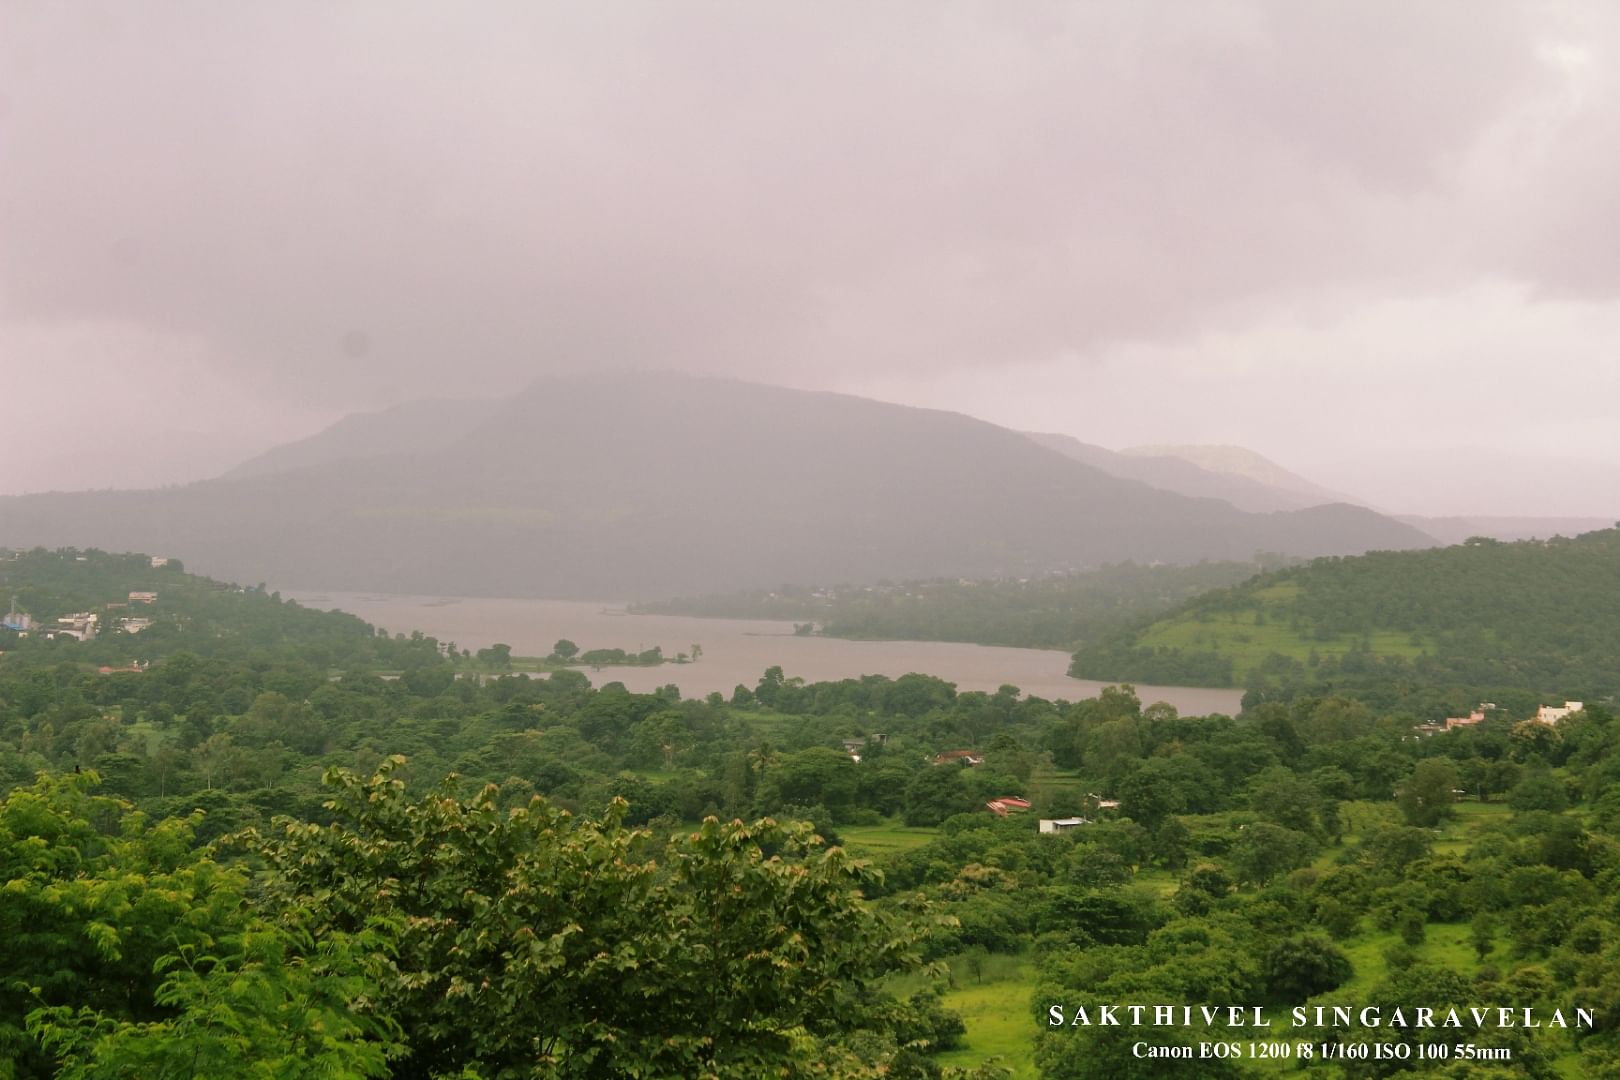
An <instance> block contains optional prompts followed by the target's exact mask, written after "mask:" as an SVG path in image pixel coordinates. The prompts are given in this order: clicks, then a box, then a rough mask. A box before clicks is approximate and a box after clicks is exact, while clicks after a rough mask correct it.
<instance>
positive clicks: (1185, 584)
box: [633, 556, 1288, 649]
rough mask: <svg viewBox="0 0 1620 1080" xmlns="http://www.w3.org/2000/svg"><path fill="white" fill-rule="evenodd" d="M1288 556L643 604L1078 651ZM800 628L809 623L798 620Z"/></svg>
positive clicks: (891, 636) (915, 637) (863, 635)
mask: <svg viewBox="0 0 1620 1080" xmlns="http://www.w3.org/2000/svg"><path fill="white" fill-rule="evenodd" d="M1287 561H1288V560H1286V559H1284V558H1283V557H1282V556H1265V557H1261V558H1258V559H1256V560H1255V561H1253V562H1202V563H1198V564H1196V565H1193V566H1163V565H1160V566H1139V565H1137V564H1135V563H1118V564H1113V565H1109V566H1102V567H1097V568H1095V569H1091V570H1083V571H1076V572H1074V573H1069V574H1049V575H1045V576H1042V577H1035V578H1022V579H987V580H981V581H966V580H958V579H956V578H947V579H938V580H931V581H904V582H899V583H879V584H876V585H832V586H795V585H783V586H781V587H780V588H779V589H777V590H775V591H765V590H754V591H748V592H738V593H729V594H724V595H718V596H701V597H690V598H685V599H679V600H666V601H660V602H656V603H647V604H640V605H637V606H636V607H635V608H634V609H633V610H636V611H643V612H647V613H650V614H665V615H698V616H706V617H711V618H713V617H724V618H738V619H790V620H794V621H798V620H804V621H805V622H808V623H810V624H811V625H812V626H813V627H814V630H815V632H816V633H820V634H825V635H827V636H828V637H841V638H857V639H868V640H905V641H967V642H973V643H976V644H979V645H1012V646H1017V647H1020V648H1034V649H1073V648H1075V647H1076V646H1078V645H1080V644H1082V643H1083V642H1087V641H1093V640H1096V639H1097V638H1099V637H1100V636H1102V635H1103V634H1105V633H1107V632H1108V631H1111V630H1117V629H1120V628H1122V627H1125V626H1129V625H1133V624H1134V623H1136V622H1139V621H1140V620H1141V619H1143V618H1145V617H1150V616H1153V615H1158V614H1161V613H1163V612H1166V611H1170V610H1171V609H1172V608H1175V607H1178V606H1179V605H1181V604H1183V603H1185V602H1187V601H1188V600H1190V599H1192V598H1194V597H1196V596H1199V595H1200V594H1202V593H1205V592H1208V591H1209V590H1211V589H1217V588H1221V587H1223V586H1229V585H1235V584H1237V583H1238V582H1241V581H1246V580H1248V579H1249V578H1252V577H1254V576H1255V575H1256V574H1259V573H1261V572H1262V571H1264V570H1266V569H1268V568H1271V567H1276V566H1280V565H1284V564H1286V562H1287ZM801 625H802V624H801Z"/></svg>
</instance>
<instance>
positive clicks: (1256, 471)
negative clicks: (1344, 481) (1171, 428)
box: [1120, 446, 1363, 506]
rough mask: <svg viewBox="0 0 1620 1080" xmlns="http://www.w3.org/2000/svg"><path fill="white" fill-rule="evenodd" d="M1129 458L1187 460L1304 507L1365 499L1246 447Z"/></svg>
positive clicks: (1141, 453)
mask: <svg viewBox="0 0 1620 1080" xmlns="http://www.w3.org/2000/svg"><path fill="white" fill-rule="evenodd" d="M1120 453H1121V454H1124V455H1125V456H1127V457H1139V458H1146V459H1150V460H1152V459H1163V458H1170V459H1173V460H1178V461H1185V462H1187V463H1189V464H1191V465H1196V466H1197V467H1198V468H1200V469H1203V470H1205V471H1206V472H1212V473H1215V474H1216V475H1219V476H1224V477H1228V478H1230V479H1235V480H1247V481H1250V482H1251V483H1255V484H1259V485H1262V486H1264V487H1266V488H1269V489H1271V490H1273V491H1278V492H1287V493H1289V494H1292V495H1293V496H1295V497H1296V498H1301V499H1304V500H1306V503H1305V505H1307V506H1316V505H1320V504H1322V503H1335V502H1346V503H1354V504H1357V505H1360V504H1362V503H1363V500H1361V499H1356V498H1352V497H1351V496H1349V495H1345V494H1343V493H1342V492H1338V491H1333V490H1332V489H1330V488H1325V487H1323V486H1322V485H1320V484H1317V483H1314V482H1312V481H1310V480H1307V479H1305V477H1303V476H1300V475H1299V474H1298V473H1293V472H1289V471H1288V470H1287V469H1285V468H1283V467H1282V466H1281V465H1278V464H1277V463H1276V462H1274V461H1272V460H1271V459H1270V458H1267V457H1264V456H1263V455H1261V454H1257V453H1255V452H1254V451H1253V450H1250V449H1248V448H1247V447H1243V446H1128V447H1126V448H1125V449H1123V450H1121V451H1120Z"/></svg>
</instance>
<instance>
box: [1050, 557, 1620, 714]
mask: <svg viewBox="0 0 1620 1080" xmlns="http://www.w3.org/2000/svg"><path fill="white" fill-rule="evenodd" d="M1071 674H1074V675H1077V676H1081V677H1084V678H1092V679H1104V680H1130V681H1135V682H1154V683H1166V684H1173V685H1199V686H1232V685H1241V686H1248V687H1251V688H1253V689H1255V690H1256V691H1257V692H1260V693H1263V694H1265V695H1268V696H1271V697H1277V696H1287V695H1291V694H1297V693H1302V692H1310V693H1318V694H1319V693H1323V692H1332V691H1342V692H1351V693H1357V694H1363V695H1371V696H1373V697H1376V698H1378V699H1379V700H1380V701H1381V703H1383V704H1386V705H1393V704H1394V703H1395V699H1396V697H1397V696H1400V697H1402V698H1403V699H1404V700H1405V701H1406V702H1407V703H1408V704H1410V702H1411V701H1412V700H1414V695H1416V694H1419V693H1420V692H1426V693H1427V700H1426V704H1425V708H1426V710H1427V712H1426V718H1431V716H1432V714H1433V713H1434V711H1435V710H1436V709H1443V708H1446V707H1463V706H1466V705H1470V704H1472V703H1473V701H1474V700H1477V698H1475V697H1474V696H1473V695H1474V694H1476V693H1481V692H1485V693H1497V692H1500V693H1502V694H1506V695H1512V694H1513V693H1514V692H1515V691H1517V692H1519V694H1518V696H1519V697H1520V698H1523V699H1526V700H1528V697H1533V696H1534V695H1537V694H1540V695H1545V696H1556V695H1559V694H1563V695H1566V696H1568V697H1572V698H1577V699H1580V698H1584V697H1593V696H1598V695H1601V694H1606V693H1612V692H1613V691H1614V690H1615V689H1616V688H1620V529H1607V530H1602V531H1598V532H1591V533H1586V534H1584V535H1582V536H1579V537H1576V538H1574V539H1564V538H1556V539H1552V540H1525V541H1519V542H1516V543H1503V542H1501V541H1497V540H1487V539H1474V540H1470V541H1468V542H1467V543H1464V544H1460V545H1457V546H1455V547H1449V548H1438V549H1433V550H1429V551H1409V552H1374V553H1372V554H1370V555H1362V556H1356V557H1351V558H1327V559H1317V560H1314V561H1313V562H1310V563H1308V564H1303V565H1299V566H1293V567H1288V568H1284V569H1280V570H1275V571H1272V572H1270V573H1267V574H1265V575H1263V576H1260V577H1257V578H1254V579H1253V580H1250V581H1247V582H1244V583H1243V584H1240V585H1235V586H1232V587H1230V588H1225V589H1219V590H1215V591H1212V592H1209V593H1207V594H1205V595H1203V596H1200V597H1198V598H1197V599H1194V600H1192V601H1190V602H1188V603H1187V604H1186V605H1185V606H1183V607H1182V608H1181V609H1180V610H1179V611H1176V612H1174V613H1172V614H1170V615H1166V616H1164V617H1162V618H1158V619H1153V620H1144V621H1143V622H1142V623H1140V624H1138V625H1136V626H1134V627H1130V628H1128V629H1126V630H1122V631H1117V632H1115V633H1113V634H1111V635H1109V636H1107V637H1105V638H1103V639H1101V640H1099V641H1096V642H1093V643H1091V644H1088V645H1086V646H1084V647H1082V648H1081V649H1080V650H1079V651H1078V652H1077V653H1076V654H1075V659H1074V665H1073V667H1072V668H1071ZM1448 692H1450V693H1449V694H1448ZM1448 700H1449V701H1450V702H1451V703H1452V704H1451V705H1450V706H1448V705H1447V704H1446V702H1447V701H1448Z"/></svg>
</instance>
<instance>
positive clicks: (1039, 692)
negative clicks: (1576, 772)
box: [282, 590, 1243, 715]
mask: <svg viewBox="0 0 1620 1080" xmlns="http://www.w3.org/2000/svg"><path fill="white" fill-rule="evenodd" d="M282 596H284V597H286V598H287V599H291V600H297V601H298V602H299V603H300V604H303V605H305V606H306V607H314V608H321V609H323V610H324V609H330V608H337V609H339V610H341V611H347V612H350V613H352V614H355V615H358V616H360V617H361V618H362V619H365V620H366V621H367V622H369V623H371V624H372V625H374V626H381V627H385V628H387V630H388V631H389V633H402V632H403V633H409V632H410V631H412V630H420V631H422V632H423V633H424V634H428V635H431V636H433V637H436V638H438V639H439V640H440V641H454V642H455V643H456V645H457V646H459V647H460V648H463V649H472V650H474V651H477V650H478V649H481V648H484V647H486V646H489V645H492V644H494V643H496V642H505V643H506V644H508V645H510V646H512V651H513V653H514V654H516V655H519V656H544V655H546V654H547V653H549V652H551V647H552V645H553V644H555V643H556V641H557V639H559V638H568V639H569V640H570V641H573V642H574V643H575V644H577V645H578V646H579V647H580V649H581V650H584V649H625V650H627V651H635V652H640V651H642V650H644V649H650V648H652V647H653V646H654V645H658V646H660V647H662V648H663V650H664V655H665V656H674V655H676V654H677V653H690V652H691V651H692V646H693V645H694V644H697V645H701V646H703V658H702V659H701V660H699V661H697V662H696V663H693V664H664V665H661V666H659V667H604V668H602V669H600V670H595V671H593V670H592V669H590V668H581V669H580V670H581V671H583V672H584V673H585V675H587V676H588V677H589V678H590V680H591V683H592V684H593V685H596V686H601V685H602V684H604V683H607V682H614V681H617V682H622V683H623V684H624V685H625V686H626V687H628V688H629V689H631V690H635V691H646V690H652V689H654V688H655V687H659V686H663V685H666V684H668V683H674V684H675V685H676V686H679V687H680V688H681V693H682V694H683V695H685V696H687V697H702V696H703V695H705V694H708V693H710V692H711V691H716V690H718V691H719V692H721V693H722V694H725V695H727V696H728V697H729V696H730V694H731V691H732V689H733V688H734V687H736V686H737V685H738V684H739V683H741V684H743V685H744V686H748V687H752V686H754V684H756V683H757V682H759V677H760V675H762V674H763V673H764V671H765V669H766V668H768V667H771V666H773V665H780V666H781V668H782V670H783V672H784V673H786V674H787V675H788V676H789V677H790V678H791V677H793V676H802V677H803V678H804V680H805V681H806V682H822V681H830V680H835V679H848V678H854V677H857V676H860V675H888V676H890V677H896V676H900V675H904V674H906V673H908V672H912V671H917V672H922V673H924V674H928V675H937V676H938V677H940V678H942V679H945V680H947V681H949V682H953V683H955V684H956V688H957V689H958V690H984V691H990V692H994V691H995V690H996V689H997V688H999V687H1000V686H1002V685H1003V684H1005V683H1011V684H1012V685H1014V686H1016V687H1018V688H1019V689H1021V690H1023V691H1024V692H1025V693H1026V694H1033V695H1035V696H1037V697H1043V698H1048V699H1054V700H1055V699H1058V698H1062V699H1065V700H1068V701H1077V700H1079V699H1080V698H1086V697H1092V696H1094V695H1095V694H1096V693H1097V691H1098V690H1099V689H1101V688H1102V687H1103V686H1105V685H1107V684H1105V683H1097V682H1088V681H1086V680H1084V679H1071V678H1069V677H1068V676H1067V675H1066V674H1065V672H1066V671H1067V670H1068V667H1069V654H1068V653H1065V652H1060V651H1057V650H1053V649H1010V648H1003V647H1001V646H995V645H960V644H955V643H952V642H940V641H845V640H842V639H840V638H822V637H796V636H794V634H793V624H792V623H789V622H776V621H772V620H763V619H697V618H691V617H688V616H685V615H627V614H624V613H623V612H622V609H619V608H616V607H613V606H611V605H604V604H596V603H586V602H580V601H568V600H481V599H461V598H446V597H432V596H382V595H376V594H371V593H339V592H301V591H293V592H288V591H286V590H283V591H282ZM1137 693H1138V694H1139V695H1140V696H1141V698H1142V701H1143V703H1144V704H1149V703H1152V702H1155V701H1164V702H1168V703H1169V704H1171V705H1174V706H1175V707H1176V709H1177V710H1178V711H1180V712H1182V713H1184V714H1189V715H1203V714H1205V713H1212V712H1220V713H1235V712H1237V711H1238V705H1239V700H1240V699H1241V698H1242V696H1243V693H1242V691H1240V690H1209V689H1200V688H1188V687H1176V686H1139V687H1137Z"/></svg>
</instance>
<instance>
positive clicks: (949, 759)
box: [933, 750, 984, 765]
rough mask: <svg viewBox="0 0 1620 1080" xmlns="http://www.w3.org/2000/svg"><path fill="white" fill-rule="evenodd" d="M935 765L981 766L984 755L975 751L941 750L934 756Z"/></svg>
mask: <svg viewBox="0 0 1620 1080" xmlns="http://www.w3.org/2000/svg"><path fill="white" fill-rule="evenodd" d="M933 763H934V764H935V765H983V764H984V755H983V754H981V753H979V752H978V751H977V750H942V751H941V752H939V753H937V754H935V755H934V761H933Z"/></svg>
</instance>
